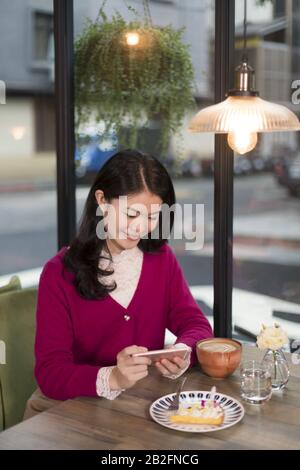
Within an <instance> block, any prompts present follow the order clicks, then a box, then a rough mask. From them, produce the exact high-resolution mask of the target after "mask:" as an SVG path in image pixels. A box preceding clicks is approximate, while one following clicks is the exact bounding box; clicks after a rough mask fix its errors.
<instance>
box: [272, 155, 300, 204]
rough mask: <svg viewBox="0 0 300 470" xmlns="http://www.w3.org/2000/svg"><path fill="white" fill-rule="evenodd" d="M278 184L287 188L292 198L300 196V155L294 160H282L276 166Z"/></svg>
mask: <svg viewBox="0 0 300 470" xmlns="http://www.w3.org/2000/svg"><path fill="white" fill-rule="evenodd" d="M274 173H275V176H276V179H277V182H278V183H279V184H280V185H282V186H285V187H286V188H287V189H288V191H289V193H290V195H291V196H300V154H298V155H297V156H296V157H294V158H281V159H279V160H277V162H276V163H275V165H274Z"/></svg>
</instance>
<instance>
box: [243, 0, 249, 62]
mask: <svg viewBox="0 0 300 470" xmlns="http://www.w3.org/2000/svg"><path fill="white" fill-rule="evenodd" d="M242 61H243V62H248V56H247V0H244V47H243V57H242Z"/></svg>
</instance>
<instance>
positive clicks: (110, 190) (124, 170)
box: [64, 149, 175, 299]
mask: <svg viewBox="0 0 300 470" xmlns="http://www.w3.org/2000/svg"><path fill="white" fill-rule="evenodd" d="M145 184H146V186H145ZM98 189H101V190H102V191H103V193H104V197H105V199H106V201H107V202H108V203H109V202H110V201H111V200H112V199H115V198H118V197H119V196H126V195H128V196H129V195H131V194H137V193H139V192H142V191H145V190H148V191H149V192H151V193H152V194H155V195H156V196H159V197H160V198H161V200H162V202H163V204H164V205H167V206H169V207H172V206H173V205H174V204H175V192H174V187H173V183H172V181H171V178H170V176H169V174H168V172H167V170H166V169H165V167H164V166H163V165H162V163H160V162H159V161H158V160H157V159H156V158H155V157H153V156H151V155H148V154H144V153H141V152H139V151H137V150H131V149H127V150H122V151H120V152H118V153H116V154H115V155H113V156H112V157H111V158H110V159H109V160H108V161H107V162H106V163H105V164H104V165H103V167H102V168H101V169H100V170H99V172H98V174H97V176H96V178H95V181H94V183H93V185H92V187H91V189H90V191H89V194H88V197H87V200H86V203H85V208H84V212H83V215H82V218H81V222H80V227H79V232H78V235H77V236H76V238H74V239H73V240H72V242H71V243H70V247H69V249H68V250H66V252H65V255H64V266H65V268H66V269H67V270H68V271H71V272H72V273H74V275H75V277H74V281H73V282H74V285H75V287H76V289H77V291H78V292H79V294H80V295H81V296H82V297H83V298H85V299H101V298H104V297H105V296H106V295H107V294H108V293H109V292H111V291H112V290H114V289H115V288H116V284H115V283H114V285H113V286H111V285H109V286H108V285H105V284H102V283H101V282H100V280H99V276H107V275H110V274H112V273H113V271H107V270H102V269H100V268H99V260H100V258H101V256H100V253H101V251H102V248H103V247H104V246H105V247H106V250H108V248H107V246H106V241H105V239H102V238H101V237H100V238H99V237H98V235H97V232H96V230H97V224H99V222H100V221H101V220H102V219H103V214H102V215H100V216H99V206H98V203H97V201H96V197H95V192H96V191H97V190H98ZM169 217H170V218H169V221H170V222H169V224H170V227H168V229H169V230H168V232H169V233H171V231H172V228H173V223H174V211H173V210H171V211H170V215H169ZM162 222H163V220H162V212H160V214H159V221H158V231H159V233H158V236H157V237H156V239H151V237H147V238H141V239H140V241H139V243H138V247H139V248H140V249H141V250H142V251H143V252H156V251H159V249H160V248H161V246H162V245H164V244H165V243H167V238H163V237H162V236H163V235H165V233H162V232H165V229H164V230H163V231H162V230H161V227H162ZM164 223H165V222H164Z"/></svg>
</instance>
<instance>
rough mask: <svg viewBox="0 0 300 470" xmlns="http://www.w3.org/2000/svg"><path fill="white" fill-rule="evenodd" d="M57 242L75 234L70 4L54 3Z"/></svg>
mask: <svg viewBox="0 0 300 470" xmlns="http://www.w3.org/2000/svg"><path fill="white" fill-rule="evenodd" d="M53 8H54V38H55V107H56V155H57V160H56V174H57V238H58V240H57V242H58V248H59V249H60V248H61V247H62V246H64V245H68V244H69V242H70V240H71V239H72V238H73V237H74V235H75V233H76V195H75V189H76V185H75V161H74V153H75V152H74V150H75V138H74V66H73V58H74V44H73V42H74V38H73V22H74V19H73V0H54V1H53Z"/></svg>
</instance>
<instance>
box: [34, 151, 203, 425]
mask: <svg viewBox="0 0 300 470" xmlns="http://www.w3.org/2000/svg"><path fill="white" fill-rule="evenodd" d="M174 204H175V194H174V188H173V184H172V181H171V179H170V176H169V174H168V172H167V171H166V169H165V168H164V166H163V165H162V164H161V163H160V162H159V161H158V160H157V159H155V158H154V157H152V156H150V155H146V154H142V153H140V152H138V151H135V150H125V151H121V152H119V153H117V154H115V155H114V156H113V157H112V158H110V160H108V161H107V162H106V164H105V165H104V166H103V167H102V169H101V170H100V171H99V172H98V174H97V177H96V179H95V182H94V184H93V185H92V187H91V189H90V192H89V195H88V198H87V201H86V205H85V210H84V214H83V218H82V221H81V225H80V229H79V233H78V236H77V237H76V238H75V239H74V240H73V241H72V242H71V244H70V246H69V247H64V248H62V249H61V250H60V251H59V252H58V253H57V255H56V256H54V257H53V258H52V259H50V260H49V261H48V262H47V263H46V265H45V267H44V269H43V272H42V274H41V278H40V284H39V292H38V305H37V330H36V343H35V355H36V366H35V376H36V380H37V383H38V385H39V387H40V390H38V391H37V392H36V393H35V394H34V395H33V397H32V398H31V399H30V400H29V401H28V404H27V410H26V413H25V416H27V417H28V416H32V414H34V413H35V412H37V411H40V410H41V409H45V407H48V406H50V405H51V404H53V403H54V402H55V401H56V400H66V399H68V398H74V397H77V396H95V397H96V396H102V397H106V398H108V399H114V398H116V397H117V396H118V395H119V394H120V393H121V392H122V391H124V390H126V389H127V388H129V387H132V386H134V385H135V383H136V382H137V381H139V380H141V379H143V378H144V377H146V376H147V374H148V367H149V365H150V363H151V361H150V359H148V358H145V357H139V358H135V357H133V354H134V353H136V352H142V351H147V350H153V349H161V348H163V347H164V337H165V330H166V328H168V329H169V330H171V332H172V333H174V334H175V335H176V337H177V341H176V344H178V345H181V346H182V345H186V347H187V348H188V349H189V350H190V352H191V354H188V358H187V359H186V360H183V359H182V358H180V357H175V358H174V359H173V360H172V361H171V360H167V359H162V360H161V361H159V362H156V364H155V367H157V369H158V370H159V371H160V373H161V374H162V375H164V376H168V377H171V378H176V377H178V376H180V375H181V374H182V373H183V372H184V371H185V370H187V368H188V367H189V366H191V365H193V364H194V363H195V361H196V355H195V344H196V342H197V341H198V340H200V339H203V338H207V337H210V336H212V331H211V327H210V325H209V323H208V321H207V319H206V318H205V317H204V315H203V313H202V312H201V310H200V309H199V307H198V305H197V303H196V302H195V300H194V299H193V297H192V295H191V293H190V291H189V288H188V286H187V283H186V281H185V279H184V276H183V273H182V270H181V268H180V266H179V264H178V262H177V260H176V258H175V255H174V254H173V251H172V250H171V249H170V247H169V246H168V244H167V236H168V234H169V233H170V231H171V230H172V227H173V221H174V214H173V212H172V211H171V213H170V214H169V218H168V223H167V226H168V227H167V228H168V234H167V235H166V233H163V232H165V231H166V230H165V228H166V223H163V222H165V221H164V213H163V208H166V207H167V208H169V209H170V208H171V207H172V206H174ZM154 235H155V236H154Z"/></svg>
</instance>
